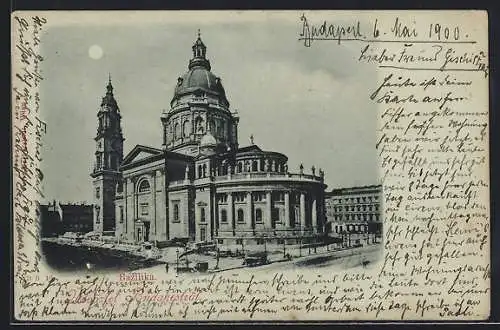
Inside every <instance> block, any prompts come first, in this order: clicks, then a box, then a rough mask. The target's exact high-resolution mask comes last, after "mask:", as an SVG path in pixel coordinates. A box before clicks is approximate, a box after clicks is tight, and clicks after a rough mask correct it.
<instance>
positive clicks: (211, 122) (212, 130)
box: [208, 119, 216, 135]
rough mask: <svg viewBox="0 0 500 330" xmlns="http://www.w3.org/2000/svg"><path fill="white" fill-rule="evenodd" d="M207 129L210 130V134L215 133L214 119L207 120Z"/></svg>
mask: <svg viewBox="0 0 500 330" xmlns="http://www.w3.org/2000/svg"><path fill="white" fill-rule="evenodd" d="M208 129H209V130H210V134H212V135H216V134H215V121H214V120H213V119H210V121H209V122H208Z"/></svg>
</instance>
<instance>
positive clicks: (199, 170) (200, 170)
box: [198, 165, 203, 179]
mask: <svg viewBox="0 0 500 330" xmlns="http://www.w3.org/2000/svg"><path fill="white" fill-rule="evenodd" d="M202 174H203V168H202V167H201V165H198V179H199V178H201V176H202Z"/></svg>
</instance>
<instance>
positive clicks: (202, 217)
mask: <svg viewBox="0 0 500 330" xmlns="http://www.w3.org/2000/svg"><path fill="white" fill-rule="evenodd" d="M206 220H207V219H206V214H205V208H204V207H202V208H200V222H205V221H206Z"/></svg>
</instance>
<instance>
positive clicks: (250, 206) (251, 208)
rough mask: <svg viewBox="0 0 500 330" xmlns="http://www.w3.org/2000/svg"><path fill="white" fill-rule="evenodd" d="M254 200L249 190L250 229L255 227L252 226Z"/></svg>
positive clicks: (248, 211)
mask: <svg viewBox="0 0 500 330" xmlns="http://www.w3.org/2000/svg"><path fill="white" fill-rule="evenodd" d="M252 204H253V200H252V192H250V191H249V192H247V212H246V213H247V218H248V219H247V220H248V228H249V229H252V230H253V229H254V227H253V226H252V220H253V207H252V206H253V205H252Z"/></svg>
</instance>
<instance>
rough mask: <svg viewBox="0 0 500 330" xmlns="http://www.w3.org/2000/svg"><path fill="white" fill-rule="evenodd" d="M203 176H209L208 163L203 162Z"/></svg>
mask: <svg viewBox="0 0 500 330" xmlns="http://www.w3.org/2000/svg"><path fill="white" fill-rule="evenodd" d="M203 177H204V178H206V177H207V164H203Z"/></svg>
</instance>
